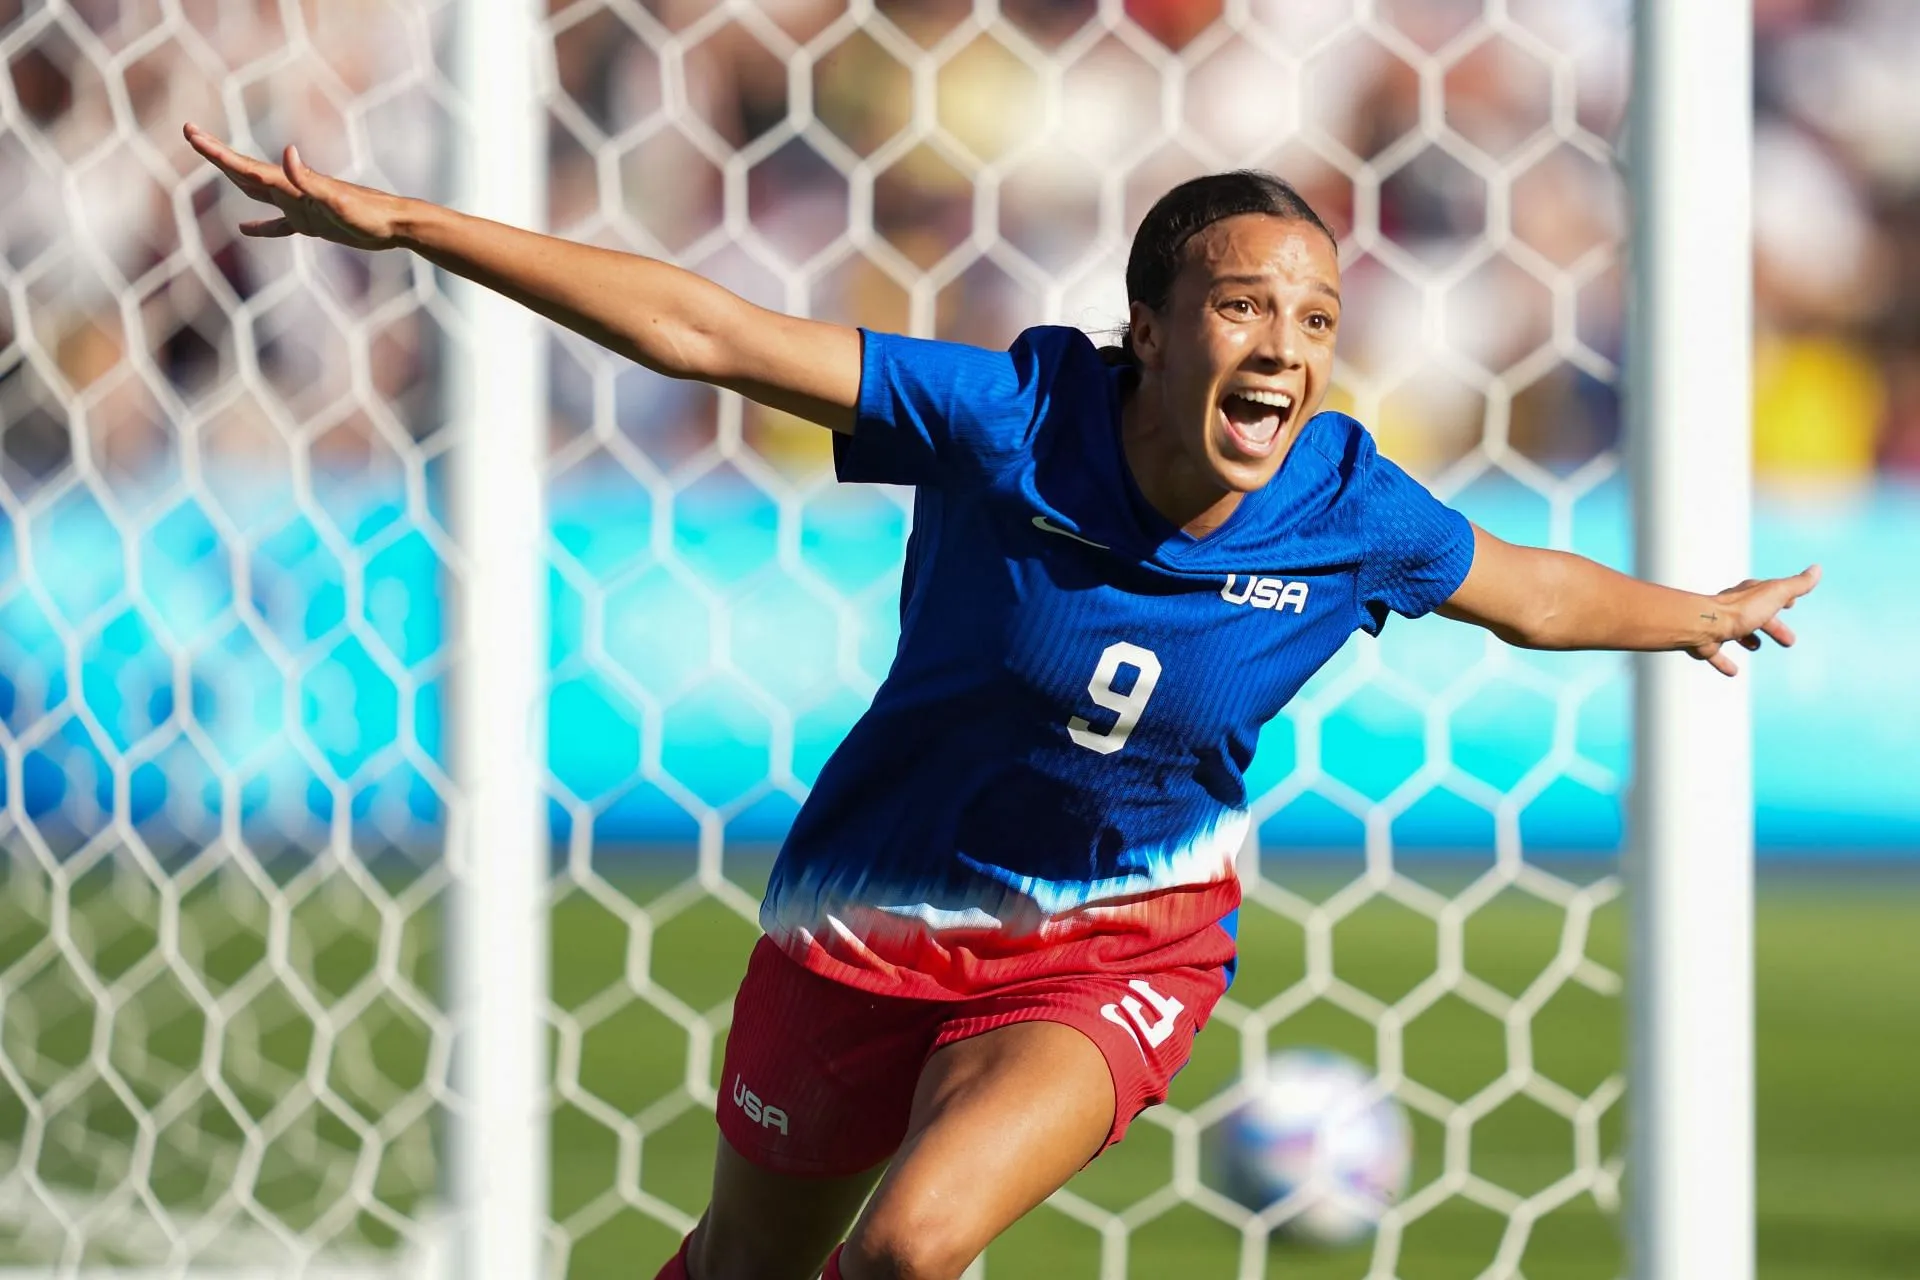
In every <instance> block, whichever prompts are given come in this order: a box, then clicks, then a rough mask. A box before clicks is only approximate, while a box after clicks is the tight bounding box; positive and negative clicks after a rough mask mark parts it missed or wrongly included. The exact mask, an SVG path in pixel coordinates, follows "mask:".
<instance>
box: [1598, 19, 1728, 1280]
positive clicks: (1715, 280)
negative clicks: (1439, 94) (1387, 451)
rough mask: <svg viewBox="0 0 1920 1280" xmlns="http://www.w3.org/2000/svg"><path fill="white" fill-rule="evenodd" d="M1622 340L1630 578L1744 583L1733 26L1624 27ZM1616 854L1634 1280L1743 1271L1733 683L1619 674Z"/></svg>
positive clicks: (1703, 672)
mask: <svg viewBox="0 0 1920 1280" xmlns="http://www.w3.org/2000/svg"><path fill="white" fill-rule="evenodd" d="M1634 22H1635V40H1634V66H1635V83H1634V97H1633V131H1632V137H1631V141H1630V146H1629V149H1628V157H1627V160H1628V163H1627V171H1628V174H1629V186H1630V188H1631V190H1632V194H1633V209H1634V238H1633V241H1632V245H1631V250H1630V255H1631V257H1632V260H1633V277H1632V278H1633V298H1632V308H1633V316H1634V322H1633V324H1632V326H1631V328H1630V333H1631V334H1632V340H1631V345H1630V348H1629V352H1630V356H1629V361H1628V365H1627V377H1628V397H1627V405H1628V414H1629V417H1628V422H1629V450H1630V452H1631V453H1632V455H1633V459H1634V492H1635V500H1636V508H1637V517H1638V519H1637V528H1638V554H1637V561H1638V567H1639V571H1640V573H1641V574H1642V575H1643V576H1645V577H1648V578H1651V579H1654V580H1655V581H1660V582H1668V583H1674V584H1676V585H1685V586H1687V587H1689V588H1690V589H1694V590H1712V589H1716V588H1717V587H1719V586H1727V585H1731V584H1733V583H1734V582H1737V581H1739V580H1741V579H1742V578H1744V577H1746V575H1747V564H1748V555H1749V546H1750V538H1751V499H1752V445H1751V426H1750V424H1751V422H1752V407H1751V403H1752V355H1751V350H1752V341H1753V286H1752V262H1753V251H1752V213H1751V202H1752V195H1751V193H1752V186H1753V159H1752V151H1753V85H1752V51H1753V6H1752V5H1751V4H1750V3H1748V2H1747V0H1698V2H1697V3H1696V2H1693V0H1689V2H1688V3H1685V4H1673V3H1667V2H1666V0H1639V3H1637V4H1636V5H1635V6H1634ZM1637 681H1638V683H1637V697H1636V714H1637V724H1638V731H1637V734H1636V750H1635V771H1634V783H1633V793H1634V803H1633V806H1632V817H1633V833H1632V835H1631V838H1630V844H1629V849H1630V853H1629V863H1628V871H1629V875H1628V901H1629V909H1630V913H1631V919H1632V928H1631V930H1630V934H1629V936H1630V937H1631V939H1632V942H1633V946H1632V950H1631V952H1630V958H1629V981H1630V982H1631V984H1632V985H1631V991H1632V998H1631V1000H1630V1002H1629V1003H1630V1007H1631V1009H1632V1019H1633V1022H1632V1027H1633V1035H1632V1049H1631V1072H1630V1088H1629V1091H1628V1099H1629V1103H1628V1105H1629V1107H1630V1112H1631V1133H1632V1143H1631V1148H1630V1158H1631V1160H1632V1161H1633V1168H1634V1173H1633V1176H1632V1177H1631V1178H1630V1179H1629V1181H1630V1182H1631V1184H1632V1199H1631V1204H1632V1213H1631V1218H1630V1225H1631V1231H1630V1237H1631V1241H1632V1256H1633V1262H1634V1275H1635V1276H1636V1277H1638V1280H1683V1278H1684V1277H1693V1276H1704V1275H1713V1276H1725V1277H1728V1280H1745V1278H1746V1277H1751V1276H1752V1275H1753V1268H1754V1186H1753V1178H1754V1116H1753V1106H1754V1028H1753V1016H1754V1014H1753V1001H1754V991H1753V779H1752V774H1753V765H1752V719H1751V714H1750V711H1749V703H1748V697H1749V690H1750V687H1751V683H1752V682H1751V679H1750V678H1749V677H1746V676H1742V677H1741V678H1738V679H1733V680H1728V679H1726V678H1724V677H1722V676H1721V675H1719V674H1718V673H1717V672H1715V671H1713V670H1712V669H1711V668H1709V667H1708V666H1707V665H1706V664H1705V663H1700V662H1695V661H1693V660H1691V659H1689V658H1687V657H1685V656H1684V655H1679V654H1651V655H1647V656H1645V657H1644V658H1643V659H1642V660H1641V662H1640V664H1639V669H1638V672H1637Z"/></svg>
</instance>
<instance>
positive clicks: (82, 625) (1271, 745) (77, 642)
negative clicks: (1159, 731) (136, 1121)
mask: <svg viewBox="0 0 1920 1280" xmlns="http://www.w3.org/2000/svg"><path fill="white" fill-rule="evenodd" d="M229 487H231V486H229ZM209 489H210V492H211V493H212V494H214V495H218V494H219V493H220V492H221V491H222V490H221V486H218V485H213V486H209ZM254 498H255V501H254V503H253V506H252V508H251V511H252V515H251V516H250V517H249V524H248V525H247V531H246V532H244V533H243V532H242V531H241V530H240V529H239V528H238V527H237V526H236V525H235V524H234V523H233V520H232V513H231V510H230V509H229V508H228V507H226V506H222V505H220V501H219V499H218V497H217V496H214V497H192V496H187V497H182V498H181V499H180V500H179V501H178V502H176V503H175V504H173V505H172V506H170V507H166V508H165V509H163V510H159V511H155V512H150V513H148V514H147V515H145V516H143V517H141V518H140V519H138V520H128V519H126V518H124V517H122V518H119V519H116V518H114V517H112V516H110V514H109V512H108V511H107V510H106V509H105V508H103V507H102V505H101V504H100V502H99V501H98V500H97V499H96V498H95V497H94V496H93V495H91V494H90V493H89V492H88V491H87V490H86V489H84V488H75V489H72V490H70V491H69V492H68V493H67V494H66V495H65V496H63V497H61V498H60V499H58V500H57V501H54V502H51V503H47V504H44V505H43V506H41V507H39V508H38V509H36V511H35V512H34V514H33V515H32V516H31V517H29V518H27V520H26V522H25V523H26V527H25V528H24V529H22V528H19V527H16V526H15V525H14V524H12V523H9V522H7V520H6V518H5V517H4V516H3V515H0V730H4V735H5V736H4V737H3V738H0V745H4V746H5V747H6V748H7V754H8V755H9V756H11V757H13V758H14V759H15V760H17V762H18V766H17V769H9V770H7V772H6V775H5V777H4V778H0V788H4V789H5V792H4V798H5V800H6V802H7V804H8V805H9V806H12V811H13V812H14V813H15V814H17V815H19V816H21V817H24V818H26V819H27V820H28V821H30V822H33V823H34V824H36V826H37V827H40V828H42V829H45V830H47V831H49V832H51V831H53V830H55V829H56V828H57V829H59V830H64V831H68V832H70V833H73V835H74V836H75V838H76V839H77V838H79V837H83V836H84V835H85V834H86V833H87V832H89V831H92V830H97V829H98V828H99V827H100V826H101V825H102V824H104V823H105V822H107V821H109V820H110V819H111V817H112V815H114V814H115V813H116V812H119V813H121V814H122V815H124V817H125V819H126V820H127V821H128V822H130V823H131V824H133V825H134V826H135V827H136V828H143V827H145V826H146V825H149V824H155V823H164V824H168V825H170V827H171V828H172V829H174V830H176V831H178V832H181V833H182V834H184V835H185V836H187V837H188V838H192V837H193V836H194V833H195V832H196V831H201V830H207V831H217V830H218V829H219V824H220V814H221V813H222V812H227V813H229V814H237V815H238V818H239V825H240V829H241V830H242V831H243V832H245V831H247V830H249V829H252V830H254V831H255V832H256V833H278V834H279V835H280V836H281V837H283V838H284V840H285V841H286V842H289V843H299V842H301V841H311V840H316V839H322V838H324V836H325V833H326V832H327V831H328V830H329V829H331V828H332V827H333V826H334V824H336V823H338V822H340V821H345V822H348V823H349V824H351V825H352V827H353V829H354V830H355V831H356V832H360V831H362V830H365V831H367V832H369V833H372V834H374V835H381V836H383V837H384V838H388V839H392V840H394V841H397V842H402V843H404V842H406V841H408V840H409V839H413V840H417V839H418V838H419V836H420V833H422V832H432V831H434V830H436V829H437V828H438V827H439V826H440V824H442V823H443V822H444V821H445V817H446V809H447V806H446V803H445V799H444V798H445V797H447V796H449V795H451V794H452V789H451V787H450V785H449V784H448V783H447V781H446V778H445V776H444V769H445V749H446V746H447V740H448V731H447V724H446V717H447V711H446V706H445V702H446V699H447V695H448V692H449V685H448V671H449V669H450V665H451V664H452V663H453V662H456V661H457V653H458V645H459V637H458V636H457V635H456V634H454V632H453V630H452V625H453V624H452V618H453V614H452V612H451V610H450V608H449V607H448V604H447V603H446V602H447V600H448V598H449V591H448V587H449V583H450V580H451V577H450V575H453V574H454V573H455V572H456V571H455V570H453V569H451V568H450V567H449V566H450V564H452V563H453V557H452V556H451V553H450V552H449V551H448V550H447V541H446V538H445V535H444V534H443V533H442V532H440V530H439V527H438V524H437V519H438V513H437V511H436V507H437V503H436V502H434V501H433V500H432V499H433V495H431V494H428V495H426V497H424V498H422V497H421V496H420V495H419V494H418V493H417V492H416V494H415V499H414V501H412V502H411V503H410V502H409V500H408V498H407V495H406V494H404V493H396V492H393V491H387V490H375V489H373V488H357V487H356V486H354V485H352V484H346V483H333V484H330V485H324V486H320V487H317V488H316V489H315V490H314V491H313V492H312V493H311V494H309V495H308V496H307V498H306V500H305V501H303V502H296V501H294V499H293V496H292V495H291V494H283V495H277V496H268V497H265V498H262V497H261V496H260V495H259V494H255V495H254ZM550 501H551V504H552V510H551V518H552V527H553V543H552V552H553V555H552V560H553V565H554V567H553V570H552V572H551V575H550V586H551V591H550V605H551V611H550V619H551V657H552V685H551V689H552V692H551V698H550V703H549V707H548V726H549V749H548V760H549V772H550V775H551V777H550V779H549V789H550V791H551V792H552V794H553V796H554V801H553V803H552V805H551V807H550V812H551V813H552V815H553V822H554V827H555V833H556V835H558V836H561V837H566V836H569V835H572V834H575V833H576V832H577V831H578V829H579V828H580V827H581V825H582V824H583V823H590V824H591V834H592V835H593V837H594V838H595V839H596V840H599V841H604V842H610V843H613V844H628V843H632V844H647V843H656V842H661V841H669V842H677V841H681V840H685V839H689V838H691V837H692V836H694V835H695V833H696V832H697V830H698V826H699V823H700V822H701V820H702V819H703V818H704V819H705V820H706V821H707V822H709V823H719V824H721V825H723V826H724V829H725V831H726V833H727V834H728V836H729V837H730V838H736V839H744V840H753V841H763V840H771V839H777V838H778V837H779V835H780V833H781V832H782V831H784V829H785V827H786V825H787V823H788V822H789V821H790V820H791V818H792V815H793V812H794V810H795V808H796V806H797V804H798V801H799V798H800V797H801V796H802V795H803V794H804V791H805V788H806V786H807V785H808V784H809V783H810V781H811V780H812V779H813V778H814V777H815V776H816V774H817V772H818V770H819V768H820V765H821V763H822V761H823V760H824V759H825V757H826V755H827V753H828V752H829V751H831V750H832V748H833V746H834V745H835V743H837V742H838V741H839V739H840V737H841V735H842V734H843V733H844V732H845V730H846V729H847V727H848V726H849V725H850V724H851V723H852V721H853V719H854V717H855V716H857V715H858V714H859V713H860V711H861V709H862V708H863V707H864V705H865V702H866V699H867V697H868V695H869V694H870V693H871V691H872V689H873V687H874V685H875V683H876V682H877V681H878V680H879V678H880V677H881V675H882V674H884V672H885V670H886V666H887V663H888V661H889V659H890V657H891V653H892V647H893V644H894V642H895V639H896V637H897V614H896V604H897V590H898V570H897V564H898V559H899V555H900V552H901V548H902V546H903V544H904V539H905V534H906V528H907V515H906V506H905V502H904V499H903V497H902V495H898V494H891V493H887V492H884V491H879V490H875V489H871V488H858V487H848V488H837V487H834V486H830V485H829V486H827V487H825V488H823V489H820V490H817V491H815V492H813V493H811V494H810V495H809V496H806V497H804V498H803V499H802V500H800V501H797V502H792V503H789V504H788V506H787V508H786V509H785V510H783V509H782V508H781V507H780V506H778V505H776V504H775V503H774V502H773V501H772V500H771V499H769V498H767V497H766V496H765V495H764V494H762V493H760V491H759V490H757V489H754V488H752V487H751V486H747V485H744V484H741V483H727V482H726V479H725V477H724V476H720V477H716V478H715V479H714V480H713V481H712V482H711V483H709V482H701V483H697V484H695V485H693V486H690V487H689V488H687V489H685V490H682V491H680V492H678V493H675V494H673V495H671V498H670V506H671V510H670V511H668V512H667V515H666V518H665V519H656V518H655V515H654V508H655V504H656V502H657V501H659V500H657V499H655V498H654V497H653V496H652V495H651V494H650V493H649V492H648V491H647V490H645V489H644V488H642V487H641V486H639V485H638V484H637V483H636V482H634V481H632V480H631V479H629V478H626V477H624V476H623V475H619V474H605V473H601V474H583V475H576V476H574V477H572V478H570V479H563V480H562V481H561V482H559V483H557V484H556V485H555V486H554V487H553V490H552V493H551V495H550ZM1455 501H1457V502H1458V504H1459V505H1460V506H1461V507H1462V508H1463V509H1464V510H1465V511H1466V512H1467V513H1468V514H1469V515H1470V516H1472V517H1473V518H1474V519H1475V520H1477V521H1479V522H1480V523H1482V524H1483V525H1485V526H1487V527H1488V528H1489V529H1492V530H1493V531H1495V532H1497V533H1499V534H1501V535H1502V536H1505V537H1508V538H1511V539H1515V540H1521V541H1531V542H1544V541H1547V540H1548V539H1549V538H1551V537H1553V536H1555V535H1556V534H1564V535H1565V536H1566V537H1567V538H1569V539H1570V541H1571V545H1572V546H1573V547H1574V548H1575V549H1576V550H1579V551H1582V552H1584V553H1586V554H1589V555H1593V556H1595V557H1596V558H1598V559H1601V560H1603V561H1605V562H1607V563H1611V564H1616V565H1624V564H1626V563H1628V561H1629V558H1630V547H1629V542H1628V528H1629V521H1628V512H1627V507H1626V497H1625V492H1624V487H1623V486H1622V484H1621V483H1620V482H1619V481H1617V480H1609V481H1607V482H1604V483H1602V484H1599V485H1597V486H1595V487H1593V488H1591V489H1590V490H1586V491H1583V492H1576V491H1572V490H1570V491H1568V492H1567V493H1563V494H1561V495H1559V496H1557V497H1547V496H1542V495H1541V494H1539V493H1537V492H1535V491H1534V490H1532V489H1529V488H1527V487H1525V486H1522V485H1520V484H1518V483H1515V482H1502V481H1501V480H1499V479H1491V480H1487V481H1483V482H1480V483H1477V484H1475V485H1474V486H1471V487H1470V488H1469V489H1468V490H1467V491H1465V492H1464V493H1460V494H1457V495H1455ZM263 512H272V513H274V514H272V515H270V516H267V517H264V518H263V517H262V514H261V513H263ZM123 528H132V530H133V532H132V533H131V534H130V535H125V534H123V533H122V532H121V530H122V529H123ZM1816 560H1817V561H1820V562H1821V563H1823V564H1824V565H1825V567H1826V571H1827V577H1826V581H1825V583H1824V584H1823V585H1822V587H1821V589H1820V590H1819V592H1818V593H1817V594H1816V595H1815V596H1814V597H1813V598H1812V599H1811V600H1810V601H1809V602H1808V603H1807V604H1806V605H1805V606H1804V607H1803V608H1801V609H1799V610H1797V611H1796V615H1797V616H1796V617H1795V618H1794V621H1795V623H1796V624H1797V625H1798V626H1799V628H1800V630H1801V632H1802V635H1803V643H1802V645H1801V646H1800V648H1799V649H1797V650H1796V651H1795V652H1793V653H1791V654H1780V653H1771V652H1769V653H1762V654H1760V655H1757V656H1755V657H1752V658H1750V659H1747V660H1746V664H1747V666H1748V669H1749V674H1748V675H1747V676H1744V677H1743V678H1751V679H1752V680H1753V682H1754V697H1755V702H1754V707H1755V712H1754V733H1755V762H1756V797H1757V809H1758V812H1757V820H1758V836H1759V840H1760V843H1761V845H1762V846H1763V848H1766V849H1769V850H1785V851H1791V852H1795V853H1798V854H1803V855H1808V854H1811V855H1820V854H1827V853H1838V854H1852V855H1859V854H1875V855H1880V856H1887V855H1892V856H1900V855H1911V854H1916V853H1920V663H1917V662H1914V661H1912V660H1911V659H1910V658H1905V657H1903V656H1902V654H1903V653H1910V652H1911V650H1912V647H1913V643H1914V642H1913V640H1912V637H1913V636H1915V635H1920V590H1915V588H1916V587H1917V586H1920V569H1917V568H1916V565H1917V564H1920V490H1915V489H1911V488H1902V487H1898V486H1895V485H1890V484H1887V485H1881V486H1878V487H1876V488H1873V489H1870V490H1863V491H1854V492H1849V493H1847V494H1843V495H1828V496H1825V497H1822V496H1807V495H1803V496H1799V497H1791V496H1786V495H1780V494H1769V495H1763V497H1762V499H1761V501H1760V502H1759V504H1758V507H1757V510H1756V513H1755V540H1754V568H1755V571H1756V572H1760V573H1766V574H1773V573H1785V572H1791V571H1793V570H1797V569H1798V568H1800V567H1801V566H1802V565H1804V564H1805V563H1808V562H1810V561H1816ZM1902 584H1904V586H1903V585H1902ZM1629 671H1630V662H1629V661H1628V660H1627V659H1625V658H1623V657H1621V656H1619V655H1612V654H1538V653H1523V652H1519V651H1516V650H1511V649H1508V648H1506V647H1505V646H1502V645H1500V644H1499V643H1498V642H1496V641H1493V640H1492V639H1490V638H1489V637H1487V636H1485V635H1483V634H1481V633H1479V632H1477V631H1475V630H1473V629H1470V628H1466V627H1461V626H1456V625H1453V624H1450V623H1446V622H1441V621H1436V620H1423V621H1420V622H1416V623H1408V622H1405V621H1401V620H1396V621H1394V622H1392V623H1391V624H1390V625H1389V626H1388V628H1387V630H1386V633H1385V634H1384V635H1383V636H1382V637H1381V638H1380V639H1379V640H1378V641H1373V640H1368V639H1367V638H1365V637H1359V638H1357V639H1356V640H1355V641H1354V642H1353V643H1352V644H1350V645H1349V646H1348V647H1347V648H1346V649H1345V650H1344V651H1343V652H1342V653H1341V654H1340V656H1339V657H1337V658H1336V659H1335V661H1334V662H1333V663H1331V664H1330V665H1329V666H1328V668H1327V669H1326V670H1324V671H1322V672H1321V673H1320V675H1318V676H1317V677H1315V679H1314V680H1313V682H1312V683H1311V684H1310V685H1309V686H1308V687H1307V689H1306V690H1304V691H1303V693H1302V694H1301V696H1300V698H1299V699H1297V700H1296V702H1295V704H1294V705H1293V706H1292V707H1290V708H1289V709H1288V712H1287V713H1286V714H1285V715H1284V716H1282V717H1281V718H1280V719H1278V720H1276V721H1274V722H1273V724H1271V725H1270V726H1269V727H1268V730H1267V731H1266V733H1265V734H1264V735H1263V737H1262V740H1261V747H1260V751H1259V754H1258V757H1257V759H1256V761H1255V764H1254V766H1253V769H1252V770H1251V771H1250V778H1249V780H1250V783H1251V784H1252V786H1253V788H1254V791H1255V793H1256V794H1257V795H1259V796H1261V797H1262V799H1261V800H1260V802H1259V805H1258V809H1257V814H1258V817H1259V818H1260V820H1261V822H1262V831H1263V835H1264V837H1265V838H1266V839H1268V840H1270V841H1272V842H1275V843H1278V844H1284V845H1292V846H1296V847H1303V848H1319V849H1324V848H1334V847H1347V846H1351V845H1354V844H1356V843H1358V842H1359V841H1360V840H1361V839H1363V838H1364V836H1365V834H1366V831H1367V829H1368V827H1367V824H1368V822H1369V821H1371V822H1373V823H1374V824H1376V825H1378V824H1384V825H1385V829H1386V834H1387V835H1388V836H1389V837H1390V838H1391V839H1392V840H1393V842H1394V844H1395V845H1396V846H1397V847H1402V848H1410V849H1419V848H1430V849H1431V848H1438V849H1454V850H1458V849H1478V848H1485V847H1488V846H1490V845H1491V844H1493V843H1494V842H1495V840H1496V839H1498V838H1501V836H1502V832H1503V831H1504V832H1506V833H1507V834H1506V838H1512V837H1513V836H1515V835H1517V836H1518V837H1519V838H1520V839H1521V840H1522V841H1523V843H1524V844H1525V845H1526V846H1527V847H1529V848H1534V849H1567V850H1584V851H1604V850H1610V849H1613V848H1616V847H1617V846H1618V844H1619V842H1620V839H1621V832H1622V805H1623V800H1624V796H1625V788H1626V786H1627V785H1628V782H1629V777H1628V763H1629V756H1630V751H1629V745H1630V737H1631V698H1630V685H1629V681H1628V675H1629ZM341 806H345V811H344V812H341V811H340V809H341ZM580 834H584V832H581V833H580ZM358 839H359V837H358V836H357V835H356V841H358ZM56 843H57V841H56Z"/></svg>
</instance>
